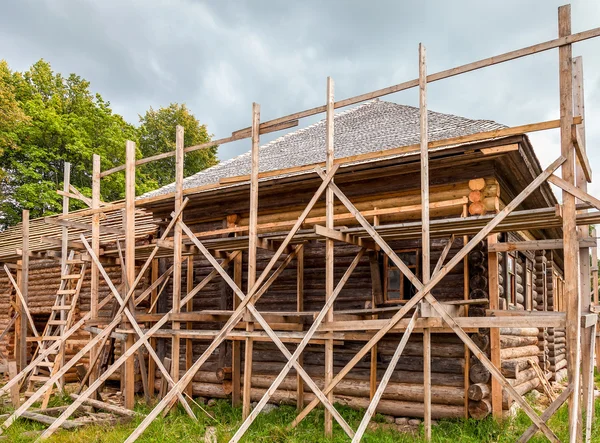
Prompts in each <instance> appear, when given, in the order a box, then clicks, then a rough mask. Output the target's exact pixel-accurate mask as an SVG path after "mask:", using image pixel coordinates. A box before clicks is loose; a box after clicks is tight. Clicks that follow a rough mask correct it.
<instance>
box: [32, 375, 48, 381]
mask: <svg viewBox="0 0 600 443" xmlns="http://www.w3.org/2000/svg"><path fill="white" fill-rule="evenodd" d="M48 380H50V377H46V376H44V375H32V376H31V377H29V381H48Z"/></svg>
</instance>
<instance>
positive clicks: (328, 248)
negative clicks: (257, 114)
mask: <svg viewBox="0 0 600 443" xmlns="http://www.w3.org/2000/svg"><path fill="white" fill-rule="evenodd" d="M334 88H335V85H334V82H333V79H332V78H331V77H327V96H326V97H327V99H326V108H327V110H326V113H327V116H326V121H325V154H326V162H325V168H326V170H327V171H328V172H329V171H331V168H332V167H333V160H334V117H335V114H334ZM332 183H333V180H332V181H331V183H330V186H329V187H328V188H327V191H325V217H326V220H325V227H326V228H327V229H329V230H333V229H334V226H335V221H334V218H333V217H334V210H333V203H334V202H333V190H332V189H331V184H332ZM334 260H335V258H334V241H333V240H332V239H330V238H327V239H326V240H325V300H326V301H327V300H329V299H331V297H332V295H333V287H334V277H335V274H334V273H335V270H334V266H335V261H334ZM326 321H333V304H332V305H331V307H330V309H329V310H328V311H327V315H326ZM333 359H334V357H333V339H332V340H328V341H327V342H325V384H326V385H327V384H329V383H330V382H331V380H332V379H333ZM327 399H328V400H329V401H330V402H333V392H330V393H329V394H327ZM324 427H325V437H328V438H331V436H332V435H333V420H332V417H331V414H330V413H329V411H325V425H324Z"/></svg>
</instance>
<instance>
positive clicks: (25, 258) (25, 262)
mask: <svg viewBox="0 0 600 443" xmlns="http://www.w3.org/2000/svg"><path fill="white" fill-rule="evenodd" d="M22 235H23V243H22V246H21V248H22V254H23V255H22V257H21V269H20V273H19V277H20V279H19V280H18V281H19V290H20V291H21V294H22V296H23V297H22V298H23V302H24V303H25V304H27V302H28V298H27V291H28V287H29V210H27V209H24V210H23V222H22ZM23 302H21V301H20V300H19V301H18V304H19V306H20V307H21V315H20V318H21V322H20V324H19V342H18V349H19V353H18V359H17V361H18V363H19V370H21V369H23V368H24V367H25V366H27V320H26V317H25V315H24V313H25V308H26V307H25V306H22V305H23Z"/></svg>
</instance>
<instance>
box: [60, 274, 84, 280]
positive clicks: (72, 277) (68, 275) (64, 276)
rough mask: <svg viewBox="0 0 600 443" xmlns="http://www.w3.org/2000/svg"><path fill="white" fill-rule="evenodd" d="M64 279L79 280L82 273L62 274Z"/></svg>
mask: <svg viewBox="0 0 600 443" xmlns="http://www.w3.org/2000/svg"><path fill="white" fill-rule="evenodd" d="M60 278H61V279H63V280H77V279H79V278H81V274H65V275H61V276H60Z"/></svg>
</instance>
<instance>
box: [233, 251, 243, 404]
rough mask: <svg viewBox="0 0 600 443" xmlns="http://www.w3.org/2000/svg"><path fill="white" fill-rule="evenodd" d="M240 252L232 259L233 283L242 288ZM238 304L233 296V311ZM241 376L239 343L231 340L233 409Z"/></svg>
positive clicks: (239, 393) (238, 394)
mask: <svg viewBox="0 0 600 443" xmlns="http://www.w3.org/2000/svg"><path fill="white" fill-rule="evenodd" d="M243 264H244V262H243V256H242V251H239V254H238V255H237V256H236V257H235V258H234V259H233V281H234V282H235V284H236V285H237V286H238V288H241V287H242V277H243V273H244V268H243ZM239 304H240V299H239V298H237V297H236V295H235V294H233V309H234V310H235V309H236V308H237V307H238V305H239ZM241 375H242V354H241V342H240V341H239V340H233V342H232V343H231V404H232V405H233V406H234V407H237V406H239V405H240V400H241V380H240V379H241Z"/></svg>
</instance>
